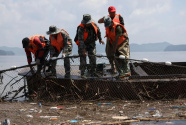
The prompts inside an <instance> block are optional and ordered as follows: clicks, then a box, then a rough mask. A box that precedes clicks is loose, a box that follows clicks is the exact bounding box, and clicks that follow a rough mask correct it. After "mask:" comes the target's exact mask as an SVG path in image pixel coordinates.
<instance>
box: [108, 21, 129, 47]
mask: <svg viewBox="0 0 186 125" xmlns="http://www.w3.org/2000/svg"><path fill="white" fill-rule="evenodd" d="M113 23H114V25H113V26H112V29H111V30H109V27H106V37H107V38H108V39H109V41H110V43H111V44H112V45H113V42H116V31H115V30H116V26H118V25H119V26H121V27H122V28H123V30H124V31H125V33H126V34H127V31H126V29H125V27H124V26H123V25H121V24H119V23H116V22H113ZM125 39H126V38H125V37H124V35H122V36H120V37H119V40H118V45H120V44H121V43H123V42H124V41H125Z"/></svg>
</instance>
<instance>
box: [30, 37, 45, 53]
mask: <svg viewBox="0 0 186 125" xmlns="http://www.w3.org/2000/svg"><path fill="white" fill-rule="evenodd" d="M35 37H38V38H42V39H43V41H44V37H45V36H42V35H33V36H31V37H29V40H30V47H29V51H30V52H32V53H33V54H34V55H35V53H36V51H37V50H38V46H37V45H35V44H34V41H33V40H34V38H35ZM41 43H42V42H41ZM42 46H43V47H45V43H42Z"/></svg>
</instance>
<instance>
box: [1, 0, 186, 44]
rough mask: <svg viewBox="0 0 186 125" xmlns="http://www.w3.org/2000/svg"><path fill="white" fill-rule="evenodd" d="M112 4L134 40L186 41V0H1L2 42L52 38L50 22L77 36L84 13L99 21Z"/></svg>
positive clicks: (72, 36) (131, 41)
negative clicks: (37, 37) (43, 37)
mask: <svg viewBox="0 0 186 125" xmlns="http://www.w3.org/2000/svg"><path fill="white" fill-rule="evenodd" d="M111 5H112V6H115V8H116V12H117V13H119V14H121V15H122V16H123V18H124V21H125V27H126V29H127V31H128V34H129V38H130V43H137V44H143V43H156V42H164V41H167V42H169V43H171V44H185V43H186V38H185V33H186V0H0V18H1V19H0V37H1V40H0V46H10V47H22V43H21V41H22V39H23V38H24V37H29V36H31V35H45V36H46V37H47V38H48V36H47V35H46V31H48V29H49V26H50V25H56V26H57V27H58V28H62V29H65V30H66V31H67V32H68V33H69V34H70V37H71V38H72V39H74V37H75V34H76V29H77V26H78V25H79V24H80V22H81V20H82V17H83V14H91V16H92V18H93V19H94V20H95V21H96V22H97V21H98V19H99V18H101V17H103V16H105V15H108V7H109V6H111ZM98 26H99V27H100V29H101V32H102V38H103V40H104V41H105V39H104V36H105V30H104V26H103V24H98Z"/></svg>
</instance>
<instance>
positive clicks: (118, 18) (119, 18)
mask: <svg viewBox="0 0 186 125" xmlns="http://www.w3.org/2000/svg"><path fill="white" fill-rule="evenodd" d="M108 13H109V15H108V16H109V17H111V19H112V21H114V22H117V23H120V24H121V25H123V26H124V19H123V17H122V16H121V15H120V14H116V9H115V7H114V6H110V7H109V8H108ZM98 23H104V17H102V18H101V19H99V20H98ZM110 47H111V44H110V42H108V41H107V42H106V48H105V52H106V55H107V58H108V60H109V62H110V64H111V69H110V71H111V72H112V73H114V74H116V73H117V71H116V66H115V62H114V60H113V59H112V58H111V57H112V56H113V52H112V51H110Z"/></svg>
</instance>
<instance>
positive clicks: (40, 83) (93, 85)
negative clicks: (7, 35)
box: [19, 62, 186, 101]
mask: <svg viewBox="0 0 186 125" xmlns="http://www.w3.org/2000/svg"><path fill="white" fill-rule="evenodd" d="M129 66H130V70H131V76H130V77H125V78H122V79H119V78H118V77H117V76H118V74H111V73H110V72H108V69H110V65H108V64H97V72H98V73H99V74H100V75H101V77H99V78H98V77H90V76H89V71H87V76H88V77H87V79H81V77H80V70H79V66H78V65H71V77H70V79H65V78H64V74H65V72H64V67H63V66H57V67H56V69H57V77H56V78H54V77H50V76H48V74H47V73H42V77H36V76H32V75H31V74H30V73H28V71H29V68H24V69H23V70H22V71H21V72H19V75H22V76H26V80H27V86H28V93H29V94H28V95H29V97H30V98H31V99H37V100H46V101H63V100H74V99H77V100H96V99H103V100H114V99H124V100H160V99H161V100H162V99H179V98H185V97H186V62H172V64H171V65H165V63H161V62H160V63H150V62H142V63H141V62H133V63H130V64H129Z"/></svg>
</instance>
